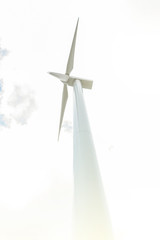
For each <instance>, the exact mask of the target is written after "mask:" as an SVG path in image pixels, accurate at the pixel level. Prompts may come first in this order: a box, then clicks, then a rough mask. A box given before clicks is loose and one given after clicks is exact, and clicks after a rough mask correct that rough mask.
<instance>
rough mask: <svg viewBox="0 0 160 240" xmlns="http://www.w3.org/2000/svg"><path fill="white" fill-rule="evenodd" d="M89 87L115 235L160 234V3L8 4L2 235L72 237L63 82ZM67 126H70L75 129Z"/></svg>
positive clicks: (3, 26)
mask: <svg viewBox="0 0 160 240" xmlns="http://www.w3.org/2000/svg"><path fill="white" fill-rule="evenodd" d="M78 17H80V22H79V29H78V36H77V45H76V56H75V67H74V70H73V75H77V76H80V77H85V78H88V79H93V80H94V85H93V90H92V91H89V90H88V91H87V90H85V91H84V95H85V100H86V105H87V109H88V115H89V119H90V124H91V128H92V133H93V137H94V142H95V146H96V150H97V156H98V159H99V165H100V168H101V173H102V178H103V183H104V187H105V190H106V197H107V202H108V206H109V209H110V214H111V219H112V225H113V231H114V235H115V240H133V239H136V240H140V239H146V240H148V239H154V240H158V239H160V233H159V224H160V206H159V202H160V174H159V169H160V164H159V161H160V150H159V149H160V147H159V146H160V114H159V111H160V107H159V106H160V84H159V81H160V71H159V66H160V2H159V1H158V0H157V1H156V0H122V1H118V0H113V1H102V0H99V1H90V0H75V1H71V0H66V1H65V0H58V1H54V0H52V1H51V0H45V1H42V0H26V1H24V0H23V1H22V0H21V1H20V0H15V1H9V0H1V8H0V39H1V41H0V47H1V48H2V49H5V48H6V49H7V50H8V51H9V54H8V55H7V56H6V57H4V58H3V59H1V60H0V79H3V92H1V95H2V97H1V102H0V116H3V118H4V121H5V123H6V125H7V126H6V127H4V126H3V125H2V126H1V127H0V149H1V152H0V239H1V240H41V239H46V240H50V239H57V240H62V239H68V240H69V239H70V234H71V220H72V197H73V195H72V194H73V191H72V187H73V177H72V132H71V131H70V125H71V124H72V89H71V88H70V89H69V101H68V105H67V109H66V113H65V117H64V121H65V126H66V127H63V128H62V132H61V137H60V141H59V142H57V133H58V124H59V113H60V104H61V91H62V84H61V83H60V82H59V81H58V80H56V79H54V78H53V77H52V76H50V75H48V74H47V72H49V71H57V72H65V68H66V62H67V59H68V53H69V50H70V45H71V41H72V37H73V33H74V29H75V25H76V21H77V18H78ZM68 125H69V129H68V127H67V126H68Z"/></svg>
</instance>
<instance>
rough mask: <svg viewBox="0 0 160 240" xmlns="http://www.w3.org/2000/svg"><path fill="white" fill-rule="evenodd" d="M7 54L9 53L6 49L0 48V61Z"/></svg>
mask: <svg viewBox="0 0 160 240" xmlns="http://www.w3.org/2000/svg"><path fill="white" fill-rule="evenodd" d="M8 53H9V51H8V50H7V49H6V48H1V47H0V60H1V59H2V58H4V57H5V56H7V55H8Z"/></svg>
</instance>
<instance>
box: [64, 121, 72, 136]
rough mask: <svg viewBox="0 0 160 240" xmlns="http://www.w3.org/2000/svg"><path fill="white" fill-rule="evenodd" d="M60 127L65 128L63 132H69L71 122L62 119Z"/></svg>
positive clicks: (70, 130)
mask: <svg viewBox="0 0 160 240" xmlns="http://www.w3.org/2000/svg"><path fill="white" fill-rule="evenodd" d="M62 127H63V129H64V130H65V132H69V133H70V132H72V123H71V122H70V121H64V123H63V125H62Z"/></svg>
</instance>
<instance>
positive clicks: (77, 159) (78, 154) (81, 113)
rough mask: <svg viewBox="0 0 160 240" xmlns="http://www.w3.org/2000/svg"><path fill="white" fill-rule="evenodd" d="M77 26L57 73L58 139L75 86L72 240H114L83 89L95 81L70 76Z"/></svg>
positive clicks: (52, 73) (54, 74) (90, 86)
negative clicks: (62, 69) (59, 88)
mask: <svg viewBox="0 0 160 240" xmlns="http://www.w3.org/2000/svg"><path fill="white" fill-rule="evenodd" d="M77 28H78V21H77V26H76V30H75V34H74V38H73V42H72V46H71V50H70V54H69V59H68V63H67V68H66V73H65V74H60V73H54V72H50V74H51V75H53V76H55V77H58V78H59V79H60V80H61V81H62V83H63V84H64V86H63V95H62V106H61V115H60V124H59V132H58V137H59V134H60V130H61V125H62V121H63V115H64V111H65V106H66V103H67V99H68V90H67V85H69V86H73V92H74V98H73V101H74V104H73V106H74V123H73V165H74V166H73V172H74V235H73V240H112V239H113V237H112V229H111V223H110V218H109V214H108V210H107V206H106V201H105V194H104V190H103V186H102V182H101V177H100V172H99V168H98V163H97V157H96V152H95V148H94V144H93V140H92V134H91V130H90V126H89V121H88V116H87V111H86V107H85V102H84V97H83V88H87V89H91V88H92V83H93V82H92V81H90V80H86V79H82V78H79V77H72V76H70V72H71V71H72V69H73V62H74V52H75V43H76V35H77Z"/></svg>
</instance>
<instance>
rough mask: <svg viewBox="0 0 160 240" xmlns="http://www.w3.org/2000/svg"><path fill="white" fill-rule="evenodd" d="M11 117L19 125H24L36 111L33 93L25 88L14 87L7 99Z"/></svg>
mask: <svg viewBox="0 0 160 240" xmlns="http://www.w3.org/2000/svg"><path fill="white" fill-rule="evenodd" d="M8 106H9V107H10V109H11V117H12V118H13V119H14V120H15V121H16V122H17V123H19V124H22V125H23V124H26V123H27V121H28V119H29V118H30V116H31V114H32V113H33V112H34V111H35V109H36V101H35V96H34V93H33V91H32V90H31V89H29V87H27V86H20V85H15V86H14V89H13V92H12V93H11V95H10V97H9V99H8Z"/></svg>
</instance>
